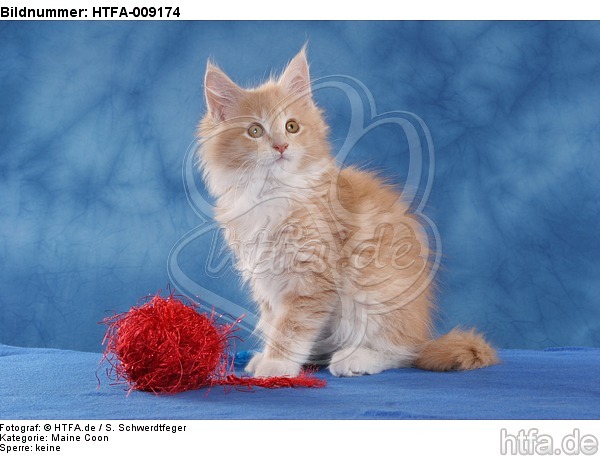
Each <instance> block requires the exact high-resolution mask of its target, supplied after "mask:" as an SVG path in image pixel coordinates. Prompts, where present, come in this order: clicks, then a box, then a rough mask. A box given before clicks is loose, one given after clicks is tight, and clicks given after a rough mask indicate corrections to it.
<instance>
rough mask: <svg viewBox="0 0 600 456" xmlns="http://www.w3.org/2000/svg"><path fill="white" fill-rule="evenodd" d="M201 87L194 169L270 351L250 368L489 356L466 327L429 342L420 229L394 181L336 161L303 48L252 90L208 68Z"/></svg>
mask: <svg viewBox="0 0 600 456" xmlns="http://www.w3.org/2000/svg"><path fill="white" fill-rule="evenodd" d="M205 85H206V87H205V92H206V98H207V106H208V108H209V109H208V112H207V113H206V115H205V117H204V118H203V120H202V122H201V124H200V128H199V134H200V137H201V143H202V145H201V149H200V154H199V163H200V166H201V169H202V173H203V177H204V180H205V182H206V184H207V188H208V189H209V191H210V192H211V193H212V194H213V195H214V196H215V198H216V201H217V205H216V211H215V218H216V220H217V221H218V222H219V223H220V224H221V226H222V227H223V232H224V236H225V239H226V240H227V242H228V244H229V246H230V247H231V248H232V250H233V251H234V253H235V257H236V260H237V263H236V267H237V268H238V270H239V271H240V272H241V275H242V277H243V278H244V280H246V281H248V282H249V283H250V285H251V288H252V292H253V297H254V300H255V301H256V303H257V305H258V308H259V312H260V322H259V325H258V328H257V329H258V331H259V333H260V334H261V336H262V338H263V340H264V350H263V352H262V353H259V354H258V355H256V357H255V358H253V359H252V361H251V362H250V364H249V365H248V367H247V370H248V371H249V372H251V373H253V374H254V375H256V376H270V375H296V374H297V373H298V372H299V371H300V369H301V368H302V366H303V365H304V364H305V363H307V362H312V361H315V360H317V359H318V360H325V362H327V363H328V364H329V369H330V371H331V372H332V373H333V374H334V375H339V376H352V375H361V374H375V373H377V372H380V371H382V370H384V369H390V368H396V367H405V366H411V365H416V366H418V367H422V368H424V369H433V370H448V369H473V368H478V367H484V366H488V365H491V364H494V363H495V362H497V357H496V355H495V351H494V350H493V349H492V348H491V347H490V346H489V345H488V344H487V343H486V342H485V341H484V340H483V338H482V337H481V336H479V335H476V334H475V333H473V332H468V333H461V332H457V331H453V332H451V333H450V334H448V335H446V336H443V337H441V338H439V339H436V340H433V337H432V332H431V326H432V324H431V314H432V310H433V295H434V289H433V288H434V287H433V283H432V280H431V275H430V272H431V264H430V257H431V252H430V251H429V245H428V242H427V237H426V235H425V234H424V229H423V227H422V226H421V224H420V222H419V220H418V218H416V217H414V216H412V215H411V214H410V213H409V212H408V208H407V206H406V205H405V204H404V203H403V202H402V200H401V198H400V195H399V193H398V192H397V191H396V190H395V189H394V188H393V187H392V186H390V185H387V184H386V183H384V182H383V181H382V180H381V179H379V178H378V177H377V176H375V175H374V174H372V173H369V172H366V171H363V170H359V169H356V168H353V167H347V168H343V169H341V168H340V167H339V166H338V165H337V164H336V163H335V161H334V159H333V157H332V155H331V152H330V145H329V142H328V140H327V134H328V126H327V124H326V122H325V120H324V117H323V113H322V111H321V109H320V108H319V107H318V106H316V104H315V102H314V100H313V98H312V94H311V92H310V77H309V69H308V63H307V60H306V54H305V50H304V49H303V50H302V51H301V52H300V54H298V55H297V56H296V57H295V58H294V59H293V60H292V61H291V62H290V63H289V65H288V66H287V68H286V70H285V71H284V72H283V74H282V75H281V76H280V77H279V78H278V79H277V80H275V79H271V80H269V81H267V82H266V83H265V84H263V85H262V86H260V87H257V88H253V89H242V88H240V87H238V86H237V85H236V84H235V83H234V82H232V81H231V79H229V77H227V76H226V75H225V73H223V72H222V70H220V69H219V68H217V67H216V66H214V65H209V66H208V67H207V73H206V78H205ZM290 121H293V122H295V123H296V124H297V125H299V129H298V130H297V131H295V126H294V124H291V125H292V126H291V127H290V126H289V125H290V124H289V122H290ZM252 126H259V127H260V128H259V129H255V130H253V132H254V133H256V137H253V136H252V135H251V134H250V130H249V128H250V127H252ZM290 130H291V132H290ZM257 132H258V133H257Z"/></svg>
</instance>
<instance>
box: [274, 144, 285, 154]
mask: <svg viewBox="0 0 600 456" xmlns="http://www.w3.org/2000/svg"><path fill="white" fill-rule="evenodd" d="M287 148H288V143H285V144H273V149H275V150H276V151H277V152H279V153H280V154H281V155H283V153H284V152H285V150H286V149H287Z"/></svg>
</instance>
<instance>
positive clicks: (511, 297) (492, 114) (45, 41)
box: [0, 22, 600, 351]
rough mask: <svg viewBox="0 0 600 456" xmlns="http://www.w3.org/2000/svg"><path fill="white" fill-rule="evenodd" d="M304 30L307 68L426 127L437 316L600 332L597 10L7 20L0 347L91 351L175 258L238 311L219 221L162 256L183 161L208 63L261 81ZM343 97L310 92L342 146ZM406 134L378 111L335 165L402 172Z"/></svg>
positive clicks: (563, 336) (177, 207)
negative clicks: (424, 17) (575, 14)
mask: <svg viewBox="0 0 600 456" xmlns="http://www.w3.org/2000/svg"><path fill="white" fill-rule="evenodd" d="M306 40H309V59H310V60H311V63H312V67H311V68H312V73H313V76H314V77H324V76H328V75H333V74H341V75H348V76H352V77H353V78H356V79H358V80H359V81H361V82H362V83H363V84H364V85H365V86H366V87H367V88H368V89H369V90H370V92H371V94H372V96H373V99H374V101H375V103H376V104H377V110H378V112H386V111H393V110H402V111H409V112H412V113H414V114H416V115H418V116H419V117H420V118H422V119H423V120H424V121H425V123H426V124H427V126H428V128H429V131H430V132H431V137H432V139H433V144H434V146H435V173H434V175H433V181H432V187H431V194H430V197H429V202H428V208H427V209H426V210H425V214H426V215H427V216H428V217H430V218H431V219H433V220H434V221H435V223H436V225H437V228H438V230H439V233H440V236H441V239H442V242H443V263H442V269H441V270H440V272H439V274H438V280H439V285H440V286H439V288H440V296H439V300H438V301H439V305H440V317H441V318H440V324H439V329H440V330H441V331H444V330H447V329H448V328H450V327H452V326H454V325H457V324H462V325H465V326H472V325H475V326H477V327H478V328H480V329H481V330H483V331H484V332H486V333H487V334H488V335H489V338H490V339H491V340H492V341H493V342H494V343H495V344H497V345H499V346H501V347H522V348H542V347H547V346H556V345H591V346H600V305H599V296H600V280H599V279H600V241H599V240H598V231H599V230H598V228H599V222H600V204H599V200H600V184H599V177H600V24H599V23H597V22H582V23H578V22H565V23H562V22H498V23H490V22H464V23H463V22H383V23H361V22H350V23H345V22H333V23H332V22H315V23H306V22H292V23H289V22H263V23H256V22H243V23H230V22H214V23H210V22H208V23H205V22H192V23H189V22H188V23H186V22H147V23H143V22H118V23H110V22H93V23H92V22H89V23H88V22H68V23H61V22H45V23H36V22H0V258H1V263H0V343H4V344H11V345H21V346H43V347H59V348H70V349H77V350H89V351H100V350H101V349H102V347H101V345H100V344H101V341H102V336H103V333H104V327H103V326H102V325H99V324H98V322H99V321H101V320H102V319H103V318H104V317H106V316H108V315H111V314H112V313H114V312H115V311H117V312H119V311H124V310H126V309H128V308H129V307H130V306H131V305H133V304H135V303H136V302H137V300H138V298H139V297H140V296H143V295H146V294H148V293H153V292H155V291H156V290H158V289H160V288H162V289H164V288H165V287H166V285H167V283H169V282H170V281H172V280H173V279H175V282H178V281H177V274H179V275H181V273H182V272H183V273H184V274H185V276H186V277H187V278H188V279H189V280H190V281H191V282H190V283H194V284H197V285H198V286H201V287H203V288H205V289H206V290H210V293H212V294H209V295H207V299H208V298H210V299H208V300H209V301H211V300H213V301H214V299H217V298H219V297H220V298H224V299H227V300H229V301H231V302H235V303H237V304H239V305H240V306H241V307H245V306H247V304H248V301H247V297H246V294H245V291H244V290H242V289H241V288H240V286H239V283H238V280H237V277H236V276H235V274H233V273H231V272H230V271H225V272H223V268H221V269H219V267H218V265H217V266H214V265H212V263H213V262H215V261H216V262H217V263H218V261H217V260H219V258H220V256H219V253H218V252H216V253H215V251H214V246H213V244H212V242H211V240H210V236H208V237H207V236H204V237H205V238H206V239H204V238H203V237H202V236H195V237H194V236H192V238H190V239H188V241H189V242H188V243H187V244H186V248H185V249H184V250H183V251H182V252H181V254H180V255H179V257H178V259H177V265H178V267H180V271H179V272H178V273H177V274H174V273H173V268H172V264H171V263H172V258H171V260H169V253H170V252H171V250H172V248H173V247H174V246H175V245H177V244H178V242H179V241H180V239H185V236H186V234H187V233H194V232H196V233H197V227H198V226H205V225H206V224H207V223H210V222H207V221H203V220H202V217H201V216H202V213H197V212H196V211H195V210H194V206H193V205H192V204H190V203H189V202H188V197H189V199H190V201H191V202H193V201H194V195H193V194H190V187H189V185H187V187H186V185H184V179H183V177H182V169H184V170H185V167H183V162H184V159H185V156H186V153H187V152H188V151H189V150H190V146H191V145H192V144H193V142H194V137H195V127H196V123H197V121H198V119H199V118H200V116H201V115H202V112H203V110H204V100H203V95H202V77H203V72H204V69H205V62H206V60H207V58H208V57H209V56H212V57H213V58H214V59H215V60H216V61H217V62H218V63H219V64H220V65H221V66H222V67H223V68H224V69H225V70H226V71H227V72H228V73H229V74H230V75H231V76H232V77H233V78H234V79H235V80H236V81H238V82H239V83H241V84H246V85H247V84H255V83H257V82H259V81H260V80H261V79H263V78H264V77H266V76H268V75H269V73H270V72H271V70H278V69H281V68H282V67H283V66H284V65H285V63H286V62H287V61H288V60H289V59H290V58H291V57H292V56H293V55H294V54H295V53H296V52H297V51H298V50H299V49H300V47H301V46H302V45H303V43H304V42H305V41H306ZM334 92H335V91H329V92H328V91H325V90H324V91H322V92H319V93H317V95H316V96H317V98H318V101H319V102H320V104H321V106H322V107H323V108H325V110H326V111H327V113H328V119H329V121H330V123H331V126H332V135H331V136H332V140H333V143H334V145H338V144H340V143H341V140H342V139H343V138H344V136H345V134H346V131H347V124H348V116H349V114H348V101H347V100H346V99H344V97H343V96H341V95H340V94H339V93H334ZM404 142H406V141H405V139H404V138H403V137H402V135H400V134H399V133H398V131H396V130H394V129H393V128H387V129H385V128H384V129H382V130H381V132H380V134H377V135H369V137H368V138H365V139H364V141H361V142H359V144H358V147H357V148H356V150H355V151H354V152H353V154H352V155H351V156H349V158H348V162H353V163H360V164H363V165H367V166H368V167H372V168H374V169H377V170H379V171H380V172H381V173H383V174H386V175H388V176H390V177H392V178H394V179H397V181H398V183H399V184H400V183H401V180H402V175H403V169H404V168H403V167H404V166H405V164H406V157H403V156H402V154H401V153H399V152H402V151H403V150H404V149H405V144H404ZM184 174H185V173H184ZM188 184H189V182H188ZM196 184H197V185H199V183H198V182H197V181H196ZM199 192H200V193H201V192H202V189H201V188H200V189H199ZM191 193H193V192H191ZM205 218H207V217H205ZM203 223H204V225H202V224H203ZM195 229H196V231H194V230H195ZM209 231H210V230H209ZM211 249H212V250H211ZM208 259H210V262H211V265H209V264H208V263H209V261H208ZM181 285H183V286H185V284H184V283H181ZM191 288H193V287H191ZM185 291H186V292H190V293H192V294H193V290H191V289H190V290H185ZM213 304H214V302H213ZM217 304H218V303H217Z"/></svg>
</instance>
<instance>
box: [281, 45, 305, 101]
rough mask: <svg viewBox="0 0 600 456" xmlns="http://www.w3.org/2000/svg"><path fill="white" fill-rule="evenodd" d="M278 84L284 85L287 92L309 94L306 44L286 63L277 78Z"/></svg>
mask: <svg viewBox="0 0 600 456" xmlns="http://www.w3.org/2000/svg"><path fill="white" fill-rule="evenodd" d="M279 85H281V86H282V87H284V88H285V89H286V90H287V91H288V92H289V93H293V94H298V95H302V96H305V95H306V96H308V97H310V96H311V90H310V73H309V71H308V60H307V59H306V45H305V46H304V47H303V48H302V49H301V50H300V52H299V53H298V55H296V57H294V58H293V59H292V60H291V62H290V63H289V64H288V66H287V68H286V69H285V71H284V72H283V74H282V75H281V77H280V78H279Z"/></svg>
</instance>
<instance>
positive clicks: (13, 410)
mask: <svg viewBox="0 0 600 456" xmlns="http://www.w3.org/2000/svg"><path fill="white" fill-rule="evenodd" d="M501 356H502V360H503V363H502V364H500V365H498V366H493V367H490V368H487V369H481V370H477V371H472V372H451V373H435V372H426V371H420V370H416V369H397V370H391V371H387V372H384V373H382V374H378V375H374V376H364V377H355V378H335V377H332V376H331V375H329V374H328V373H327V372H319V373H318V374H317V375H318V376H319V377H323V378H325V379H326V380H327V382H328V385H327V386H326V387H324V388H321V389H280V390H262V389H260V388H256V389H254V391H253V392H240V391H235V390H234V391H230V392H229V393H225V392H224V390H223V389H222V388H218V387H217V388H213V389H212V390H210V391H208V390H198V391H188V392H185V393H181V394H177V395H173V396H154V395H153V394H151V393H140V392H135V391H134V392H132V393H131V394H130V395H129V396H127V394H126V392H125V390H124V389H123V386H111V385H110V381H109V380H108V379H107V378H106V376H105V374H104V372H103V370H102V369H100V371H98V362H99V360H100V355H99V354H97V353H83V352H74V351H66V350H52V349H39V348H38V349H28V348H16V347H11V346H2V345H0V378H1V379H2V381H1V382H0V397H1V398H2V400H0V418H2V419H28V418H30V419H34V418H35V419H588V418H593V419H600V384H599V383H598V378H600V350H598V349H589V348H576V347H574V348H561V349H555V350H551V351H528V350H502V351H501ZM96 372H98V376H99V378H100V381H101V383H100V386H99V388H98V380H97V378H96Z"/></svg>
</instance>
